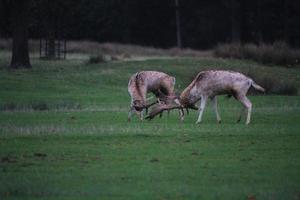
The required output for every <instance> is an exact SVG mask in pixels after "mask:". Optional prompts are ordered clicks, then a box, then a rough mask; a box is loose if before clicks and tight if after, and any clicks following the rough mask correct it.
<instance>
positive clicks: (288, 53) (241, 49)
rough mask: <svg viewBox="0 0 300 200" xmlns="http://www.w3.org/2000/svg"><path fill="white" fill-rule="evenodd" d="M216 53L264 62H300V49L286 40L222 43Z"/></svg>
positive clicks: (220, 55) (285, 64)
mask: <svg viewBox="0 0 300 200" xmlns="http://www.w3.org/2000/svg"><path fill="white" fill-rule="evenodd" d="M214 55H215V56H217V57H222V58H237V59H250V60H254V61H257V62H259V63H263V64H275V65H284V66H294V65H297V64H299V63H298V62H299V59H300V51H298V50H295V49H292V48H290V47H289V46H288V45H287V44H286V43H285V42H282V41H277V42H274V43H273V44H260V45H255V44H245V45H241V44H239V43H232V44H220V45H217V47H216V48H215V49H214Z"/></svg>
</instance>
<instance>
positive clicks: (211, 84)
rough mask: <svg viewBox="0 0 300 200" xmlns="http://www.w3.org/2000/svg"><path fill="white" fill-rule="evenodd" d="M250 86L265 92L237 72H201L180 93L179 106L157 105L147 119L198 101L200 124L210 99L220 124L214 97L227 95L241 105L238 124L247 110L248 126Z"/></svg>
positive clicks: (191, 105) (247, 120) (250, 108)
mask: <svg viewBox="0 0 300 200" xmlns="http://www.w3.org/2000/svg"><path fill="white" fill-rule="evenodd" d="M251 86H252V87H253V88H254V89H256V90H259V91H261V92H265V89H264V88H262V87H261V86H259V85H258V84H256V83H255V82H254V81H253V80H252V79H251V78H249V77H247V76H245V75H243V74H241V73H239V72H234V71H222V70H210V71H203V72H200V73H198V75H197V76H196V78H195V79H194V80H193V81H192V83H191V84H190V85H189V86H188V87H187V88H185V90H184V91H183V92H182V93H181V95H180V98H179V102H180V105H174V104H167V105H159V106H157V107H156V108H154V109H153V110H152V111H151V113H150V114H149V116H148V117H147V119H152V118H154V117H155V116H156V115H157V114H160V113H162V112H163V111H165V110H172V109H182V108H188V107H195V106H194V104H195V103H196V102H198V101H199V100H200V104H199V116H198V120H197V121H196V123H200V122H201V120H202V114H203V111H204V108H205V105H206V102H207V100H208V98H210V99H211V101H212V106H213V110H214V112H215V114H216V117H217V121H218V122H219V123H220V122H221V118H220V115H219V113H218V109H217V97H216V96H217V95H222V94H227V95H229V96H233V97H234V98H235V99H236V100H238V101H239V102H241V103H242V105H243V109H242V111H241V113H240V115H239V118H238V122H239V121H240V120H241V117H242V114H243V113H244V111H245V110H247V118H246V124H249V123H250V118H251V110H252V103H251V102H250V100H249V99H248V98H247V97H246V94H247V92H248V90H249V88H250V87H251Z"/></svg>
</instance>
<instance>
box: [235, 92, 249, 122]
mask: <svg viewBox="0 0 300 200" xmlns="http://www.w3.org/2000/svg"><path fill="white" fill-rule="evenodd" d="M238 100H239V101H240V102H241V103H242V104H243V106H244V108H243V110H247V118H246V124H247V125H248V124H249V123H250V121H251V112H252V103H251V101H250V100H249V99H248V98H247V97H246V95H242V96H240V97H239V98H238ZM243 110H242V111H243Z"/></svg>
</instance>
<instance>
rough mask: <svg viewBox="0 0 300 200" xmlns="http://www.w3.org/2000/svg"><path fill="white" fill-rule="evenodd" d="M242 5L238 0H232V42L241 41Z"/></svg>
mask: <svg viewBox="0 0 300 200" xmlns="http://www.w3.org/2000/svg"><path fill="white" fill-rule="evenodd" d="M240 10H241V6H240V2H239V1H238V0H231V42H237V43H240V42H241V24H240V18H241V12H240Z"/></svg>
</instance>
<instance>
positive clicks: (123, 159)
mask: <svg viewBox="0 0 300 200" xmlns="http://www.w3.org/2000/svg"><path fill="white" fill-rule="evenodd" d="M69 58H70V59H68V60H63V61H41V60H38V59H37V58H33V59H32V65H33V69H31V70H18V71H8V70H7V69H5V68H4V66H5V64H7V63H8V62H9V58H8V53H7V52H0V66H1V67H0V199H222V200H223V199H252V200H253V199H300V134H299V130H300V97H299V96H278V95H262V96H250V97H249V98H250V99H251V101H252V102H253V115H252V123H251V124H250V125H249V126H246V125H244V124H243V123H239V124H237V123H236V118H237V114H238V112H239V110H240V108H241V105H240V104H239V103H238V102H236V101H235V100H234V99H233V98H231V99H227V98H225V97H219V110H220V114H221V117H222V124H217V123H216V120H215V117H214V115H213V112H212V110H211V108H210V106H209V105H208V107H207V110H206V111H205V113H204V117H203V123H202V124H200V125H196V124H195V121H196V117H197V113H196V112H192V113H190V115H189V116H186V119H185V121H184V123H180V122H179V120H178V115H177V112H175V111H173V112H172V113H171V114H170V116H169V117H168V116H167V115H164V116H163V118H161V119H159V118H158V119H154V120H153V121H150V122H148V121H144V122H140V121H139V120H138V119H137V118H134V120H133V122H132V123H127V112H128V106H129V96H128V94H127V81H128V78H129V77H130V75H131V74H133V73H135V72H136V71H139V70H161V71H165V72H167V73H170V74H172V75H174V76H176V78H177V90H178V91H181V90H182V89H183V88H184V87H185V86H186V85H187V84H188V83H189V82H190V81H191V79H192V78H193V76H194V75H195V74H196V73H197V72H199V71H201V70H203V69H231V70H238V71H243V72H244V73H249V72H251V73H252V74H253V73H259V74H260V76H271V77H275V78H278V80H279V81H284V80H288V81H290V80H292V81H293V82H294V83H295V84H296V86H297V88H300V75H299V74H300V69H299V68H295V69H287V68H282V67H276V66H272V67H267V66H262V65H258V64H256V63H253V62H249V61H240V60H226V59H215V58H176V57H173V58H155V59H139V60H134V59H133V60H127V61H116V62H108V63H102V64H87V60H86V57H85V56H82V57H78V56H73V57H72V56H71V57H69Z"/></svg>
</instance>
